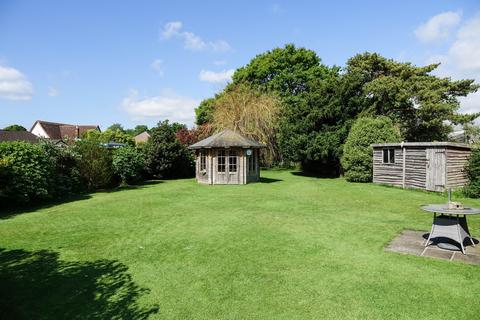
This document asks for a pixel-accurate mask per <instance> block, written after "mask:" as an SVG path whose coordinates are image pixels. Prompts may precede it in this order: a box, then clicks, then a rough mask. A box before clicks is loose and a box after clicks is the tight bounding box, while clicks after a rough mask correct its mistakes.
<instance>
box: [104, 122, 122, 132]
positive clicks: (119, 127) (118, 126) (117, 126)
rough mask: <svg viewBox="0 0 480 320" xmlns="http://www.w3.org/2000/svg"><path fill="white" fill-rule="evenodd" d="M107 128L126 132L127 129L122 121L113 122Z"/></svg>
mask: <svg viewBox="0 0 480 320" xmlns="http://www.w3.org/2000/svg"><path fill="white" fill-rule="evenodd" d="M107 130H110V131H121V132H125V130H124V129H123V126H122V125H121V124H120V123H114V124H112V125H111V126H110V127H108V128H107Z"/></svg>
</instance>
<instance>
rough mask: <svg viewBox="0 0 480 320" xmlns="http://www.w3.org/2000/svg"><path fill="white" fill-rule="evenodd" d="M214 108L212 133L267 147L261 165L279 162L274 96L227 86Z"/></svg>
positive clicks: (243, 87)
mask: <svg viewBox="0 0 480 320" xmlns="http://www.w3.org/2000/svg"><path fill="white" fill-rule="evenodd" d="M214 105H215V108H214V113H213V116H212V124H213V126H214V128H215V129H217V130H221V129H226V128H229V129H232V130H235V131H238V132H240V133H242V134H243V135H245V136H247V137H250V138H253V139H254V140H257V141H260V142H261V143H264V144H265V145H266V146H267V148H266V150H265V151H264V152H262V160H263V164H265V165H268V166H270V165H272V164H273V163H276V162H278V161H280V154H279V150H278V144H277V138H276V133H277V123H278V116H279V113H280V107H281V103H280V100H279V99H278V98H277V97H276V96H275V95H273V94H267V93H262V92H260V91H259V90H256V89H253V88H252V87H251V86H249V85H246V84H239V85H234V86H230V87H229V88H228V89H227V90H226V91H225V92H224V93H223V94H222V95H221V96H219V97H218V98H217V99H216V100H215V102H214Z"/></svg>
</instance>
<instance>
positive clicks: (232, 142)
mask: <svg viewBox="0 0 480 320" xmlns="http://www.w3.org/2000/svg"><path fill="white" fill-rule="evenodd" d="M232 147H240V148H264V147H265V145H263V144H261V143H259V142H257V141H255V140H252V139H250V138H247V137H244V136H242V135H241V134H240V133H238V132H235V131H232V130H230V129H225V130H223V131H220V132H219V133H216V134H214V135H213V136H210V137H208V138H206V139H203V140H201V141H199V142H197V143H194V144H192V145H191V146H189V147H188V148H189V149H204V148H205V149H210V148H232Z"/></svg>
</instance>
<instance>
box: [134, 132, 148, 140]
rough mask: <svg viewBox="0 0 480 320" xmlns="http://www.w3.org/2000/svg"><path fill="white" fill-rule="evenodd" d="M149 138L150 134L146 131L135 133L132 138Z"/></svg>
mask: <svg viewBox="0 0 480 320" xmlns="http://www.w3.org/2000/svg"><path fill="white" fill-rule="evenodd" d="M149 138H150V134H149V133H148V132H147V131H143V132H142V133H139V134H137V135H136V136H135V137H133V139H134V140H135V141H136V142H146V141H147V140H148V139H149Z"/></svg>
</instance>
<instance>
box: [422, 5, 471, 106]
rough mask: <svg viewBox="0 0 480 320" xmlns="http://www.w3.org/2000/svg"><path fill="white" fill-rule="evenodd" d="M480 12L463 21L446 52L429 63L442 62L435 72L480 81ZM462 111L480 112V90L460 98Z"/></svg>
mask: <svg viewBox="0 0 480 320" xmlns="http://www.w3.org/2000/svg"><path fill="white" fill-rule="evenodd" d="M479 52H480V12H479V13H477V14H476V15H475V16H474V17H473V18H471V19H470V20H468V21H466V22H465V23H463V24H462V25H461V26H460V28H459V29H458V31H457V32H456V34H455V38H454V39H453V41H452V43H451V44H450V45H449V48H448V49H447V50H446V52H444V53H440V54H435V55H432V56H430V57H429V58H428V59H427V63H438V62H441V63H442V64H441V65H440V67H439V68H438V69H436V70H434V73H435V74H436V75H438V76H441V77H451V78H452V79H455V80H459V79H475V81H476V82H477V83H480V58H479V57H480V55H479ZM459 101H460V106H461V108H460V110H461V111H462V112H469V113H471V112H480V92H476V93H473V94H470V95H468V96H467V97H461V98H459Z"/></svg>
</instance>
